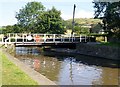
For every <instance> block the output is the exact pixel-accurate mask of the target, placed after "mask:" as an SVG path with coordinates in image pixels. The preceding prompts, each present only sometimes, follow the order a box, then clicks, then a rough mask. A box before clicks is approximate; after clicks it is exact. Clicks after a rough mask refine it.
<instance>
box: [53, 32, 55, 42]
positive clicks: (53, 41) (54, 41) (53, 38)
mask: <svg viewBox="0 0 120 87" xmlns="http://www.w3.org/2000/svg"><path fill="white" fill-rule="evenodd" d="M53 42H55V34H53Z"/></svg>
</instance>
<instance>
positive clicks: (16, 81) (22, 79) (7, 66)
mask: <svg viewBox="0 0 120 87" xmlns="http://www.w3.org/2000/svg"><path fill="white" fill-rule="evenodd" d="M0 52H1V51H0ZM0 56H1V58H2V85H37V82H35V81H34V80H32V79H31V78H30V77H29V76H28V75H27V74H25V73H24V72H23V71H21V70H20V69H19V68H18V67H17V66H16V65H15V64H13V63H12V62H11V61H9V60H8V59H7V57H6V56H5V55H4V54H3V53H0Z"/></svg>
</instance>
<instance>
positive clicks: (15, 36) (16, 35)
mask: <svg viewBox="0 0 120 87" xmlns="http://www.w3.org/2000/svg"><path fill="white" fill-rule="evenodd" d="M15 43H17V34H15Z"/></svg>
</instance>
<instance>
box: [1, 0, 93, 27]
mask: <svg viewBox="0 0 120 87" xmlns="http://www.w3.org/2000/svg"><path fill="white" fill-rule="evenodd" d="M31 1H38V2H42V4H43V5H44V7H46V10H47V9H51V8H52V6H54V7H55V8H56V9H57V10H60V11H61V17H62V18H63V19H64V20H67V19H71V18H72V17H73V6H74V4H75V5H76V10H75V18H93V17H94V8H93V5H94V4H93V3H92V0H0V26H6V25H13V24H16V23H17V19H16V18H15V15H16V12H19V9H21V8H23V7H24V6H25V5H26V4H27V3H28V2H31Z"/></svg>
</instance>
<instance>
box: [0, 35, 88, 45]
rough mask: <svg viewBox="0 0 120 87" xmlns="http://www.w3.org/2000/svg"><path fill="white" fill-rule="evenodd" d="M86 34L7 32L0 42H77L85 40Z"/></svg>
mask: <svg viewBox="0 0 120 87" xmlns="http://www.w3.org/2000/svg"><path fill="white" fill-rule="evenodd" d="M86 41H87V36H86V35H75V34H74V35H73V36H71V34H69V35H65V34H27V33H9V34H7V35H6V38H5V36H1V37H0V43H2V44H12V43H22V44H24V43H28V44H32V43H33V44H39V43H79V42H86Z"/></svg>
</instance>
